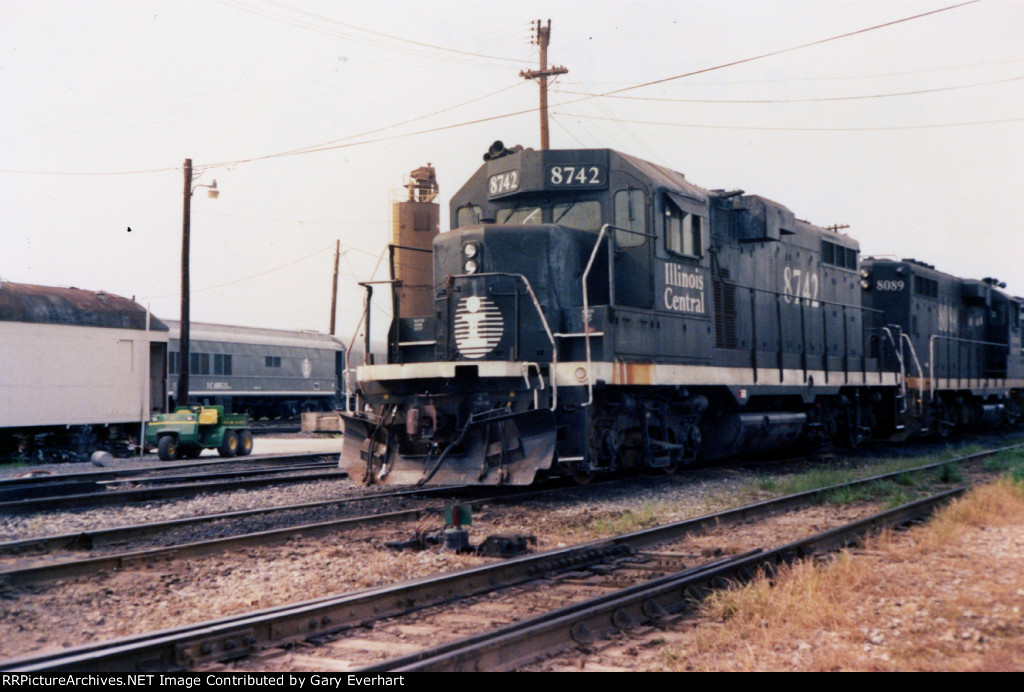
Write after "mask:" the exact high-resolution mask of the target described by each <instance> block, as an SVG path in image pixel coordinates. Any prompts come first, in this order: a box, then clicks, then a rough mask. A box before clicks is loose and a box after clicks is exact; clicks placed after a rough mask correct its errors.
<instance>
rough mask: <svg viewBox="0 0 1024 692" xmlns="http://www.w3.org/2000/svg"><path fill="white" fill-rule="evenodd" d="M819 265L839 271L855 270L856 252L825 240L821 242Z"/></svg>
mask: <svg viewBox="0 0 1024 692" xmlns="http://www.w3.org/2000/svg"><path fill="white" fill-rule="evenodd" d="M821 263H822V264H828V265H830V266H833V267H839V268H841V269H852V270H856V269H857V251H856V250H854V249H853V248H851V247H843V246H842V245H837V244H835V243H830V242H829V241H827V240H823V241H821Z"/></svg>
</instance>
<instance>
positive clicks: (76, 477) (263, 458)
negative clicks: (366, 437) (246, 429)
mask: <svg viewBox="0 0 1024 692" xmlns="http://www.w3.org/2000/svg"><path fill="white" fill-rule="evenodd" d="M323 456H337V454H336V453H334V452H328V453H324V452H304V453H302V454H265V455H252V456H248V457H243V458H238V457H235V458H231V459H224V458H220V459H210V460H209V461H192V462H184V463H175V464H159V465H156V466H150V467H147V468H134V469H107V470H105V471H98V470H97V471H84V472H80V473H57V474H52V475H43V476H24V477H16V478H4V479H0V490H6V489H8V488H16V487H19V486H23V485H35V484H45V483H47V482H51V483H63V482H71V481H87V482H95V481H102V480H109V479H113V478H131V477H134V476H146V475H148V474H159V473H161V472H163V471H174V472H176V473H181V472H182V471H184V470H186V469H192V468H195V469H204V468H210V467H217V466H226V465H229V464H248V465H252V466H253V467H254V468H264V467H261V466H260V464H262V463H264V462H269V463H275V462H292V461H295V460H297V459H315V458H317V457H323ZM133 461H145V459H134V460H133ZM29 472H31V470H30V471H29Z"/></svg>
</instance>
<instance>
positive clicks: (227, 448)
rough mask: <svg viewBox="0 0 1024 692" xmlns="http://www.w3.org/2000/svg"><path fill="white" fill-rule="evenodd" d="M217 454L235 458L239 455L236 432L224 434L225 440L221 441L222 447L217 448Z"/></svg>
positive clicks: (229, 431)
mask: <svg viewBox="0 0 1024 692" xmlns="http://www.w3.org/2000/svg"><path fill="white" fill-rule="evenodd" d="M217 453H218V454H220V455H221V456H222V457H233V456H235V455H236V454H237V453H238V436H237V435H235V431H234V430H228V431H227V432H226V433H224V439H223V440H222V441H221V443H220V447H218V448H217Z"/></svg>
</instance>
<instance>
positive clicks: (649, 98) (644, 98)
mask: <svg viewBox="0 0 1024 692" xmlns="http://www.w3.org/2000/svg"><path fill="white" fill-rule="evenodd" d="M1021 80H1024V76H1022V77H1010V78H1008V79H996V80H992V81H988V82H975V83H973V84H960V85H957V86H949V87H936V88H934V89H917V90H914V91H898V92H889V93H884V94H866V95H861V96H822V97H816V98H806V99H677V98H664V97H658V96H620V95H617V94H614V95H606V94H594V93H590V92H585V91H568V90H565V89H559V90H558V92H559V93H560V94H573V95H583V96H594V97H598V98H614V99H629V100H632V101H660V102H667V103H816V102H822V101H858V100H864V99H880V98H891V97H895V96H917V95H919V94H933V93H937V92H942V91H956V90H958V89H972V88H974V87H980V86H989V85H991V84H1005V83H1007V82H1019V81H1021Z"/></svg>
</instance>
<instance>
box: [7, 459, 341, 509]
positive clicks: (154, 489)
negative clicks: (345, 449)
mask: <svg viewBox="0 0 1024 692" xmlns="http://www.w3.org/2000/svg"><path fill="white" fill-rule="evenodd" d="M324 456H326V455H324V454H304V455H291V456H281V457H277V458H274V459H272V462H273V463H272V465H269V466H260V465H258V464H255V465H249V466H242V467H237V468H233V469H232V470H229V471H207V470H205V468H206V467H204V466H203V465H202V464H196V465H191V466H192V467H193V468H196V469H199V470H200V472H197V473H191V474H185V475H183V474H182V473H181V472H182V471H183V470H185V468H186V467H176V468H175V469H174V471H177V473H178V475H167V474H163V475H161V474H158V473H154V470H152V469H133V470H126V471H120V472H116V471H97V472H91V473H82V474H67V475H57V476H51V477H41V478H22V479H9V480H6V481H3V482H2V483H0V514H20V513H24V512H29V511H51V510H66V509H81V508H87V507H101V506H111V505H119V504H128V503H132V502H140V501H149V500H161V499H170V498H180V497H190V496H193V495H197V494H199V493H207V492H223V491H229V490H239V489H246V488H258V487H264V486H267V485H275V484H282V483H301V482H307V481H312V480H324V479H339V480H340V479H345V478H347V477H348V475H347V474H346V473H345V472H343V471H339V470H338V469H337V461H335V460H333V459H331V460H327V461H310V460H314V459H318V458H322V457H324ZM263 461H266V460H263ZM296 461H299V462H300V463H298V464H297V463H296ZM213 463H214V464H216V463H217V462H213ZM161 470H162V471H165V472H166V471H168V470H169V469H168V467H163V468H162V469H161Z"/></svg>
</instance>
